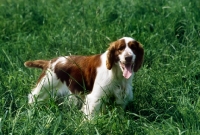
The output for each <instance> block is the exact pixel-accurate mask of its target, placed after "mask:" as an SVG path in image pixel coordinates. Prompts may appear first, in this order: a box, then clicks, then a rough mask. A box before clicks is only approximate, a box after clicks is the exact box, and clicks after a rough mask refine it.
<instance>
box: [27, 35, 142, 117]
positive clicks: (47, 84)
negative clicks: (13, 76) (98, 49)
mask: <svg viewBox="0 0 200 135" xmlns="http://www.w3.org/2000/svg"><path fill="white" fill-rule="evenodd" d="M143 56H144V50H143V47H142V45H141V44H140V43H139V42H137V41H136V40H134V39H132V38H130V37H123V38H121V39H119V40H117V41H115V42H113V43H111V44H110V46H109V48H108V49H107V51H106V52H104V53H103V54H97V55H92V56H63V57H58V58H55V59H52V60H49V61H46V60H35V61H27V62H25V63H24V65H25V66H26V67H36V68H41V69H43V72H42V74H41V75H40V77H39V80H38V82H37V85H36V87H35V88H34V89H33V90H32V91H31V93H30V94H29V95H28V99H29V101H28V102H29V103H34V102H35V101H36V100H37V101H43V100H45V99H47V98H48V97H49V96H50V95H51V94H52V93H54V94H55V93H56V96H57V97H63V96H69V95H71V94H78V95H80V96H81V98H82V99H83V101H84V104H83V105H82V109H81V110H82V111H83V112H84V113H85V114H86V115H87V116H89V117H91V116H93V115H94V114H95V112H96V111H98V110H99V109H100V106H101V104H102V100H101V98H103V97H104V98H109V97H111V96H112V97H114V99H115V102H116V104H117V105H119V106H121V107H122V108H125V106H126V105H127V103H128V102H129V101H131V100H132V99H133V92H132V79H133V75H134V72H137V71H138V69H139V68H140V67H141V65H142V62H143Z"/></svg>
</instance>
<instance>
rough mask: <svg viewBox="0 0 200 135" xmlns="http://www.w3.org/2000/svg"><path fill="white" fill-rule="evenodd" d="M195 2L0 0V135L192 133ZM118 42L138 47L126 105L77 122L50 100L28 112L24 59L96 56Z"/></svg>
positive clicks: (199, 101) (199, 118)
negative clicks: (139, 57)
mask: <svg viewBox="0 0 200 135" xmlns="http://www.w3.org/2000/svg"><path fill="white" fill-rule="evenodd" d="M199 8H200V2H199V1H196V0H182V1H180V0H152V1H145V0H135V1H131V0H123V1H114V0H110V1H108V0H105V1H96V2H94V1H92V0H83V1H77V0H73V1H64V0H59V1H58V0H48V1H47V0H34V1H31V0H26V1H23V0H18V1H15V0H2V1H0V20H1V21H0V46H1V48H0V134H5V135H6V134H23V135H25V134H28V135H30V134H41V135H42V134H55V135H57V134H63V135H64V134H91V135H93V134H98V135H99V134H109V135H111V134H113V135H117V134H123V135H128V134H131V135H133V134H134V135H141V134H145V135H146V134H149V135H157V134H160V135H162V134H163V135H172V134H179V135H181V134H184V135H198V134H200V68H199V67H200V45H199V44H200V12H199ZM123 36H130V37H134V38H135V39H137V40H138V41H140V42H141V43H142V44H143V45H144V48H145V60H144V64H143V68H142V69H141V70H140V71H139V72H137V74H136V76H135V78H134V81H133V86H134V89H133V91H134V101H133V102H131V103H130V104H129V105H128V107H127V109H126V111H125V116H124V118H123V119H121V118H120V115H119V113H118V111H117V110H116V108H115V107H114V108H112V109H111V110H109V111H108V113H106V114H105V115H100V116H96V117H95V119H94V120H92V121H83V119H84V118H83V117H84V116H83V114H82V113H81V112H80V111H79V110H77V109H76V108H75V107H71V108H70V109H69V108H64V107H63V108H59V107H58V106H57V105H56V104H55V102H54V101H53V100H49V101H48V104H45V105H36V106H35V107H30V106H29V105H28V104H27V95H28V93H29V92H30V89H31V88H32V87H34V84H35V82H36V80H37V77H38V74H39V73H40V71H39V70H37V69H27V68H25V67H24V65H23V63H24V62H25V61H26V60H34V59H40V58H43V59H51V58H53V57H57V56H63V55H69V54H79V55H90V54H96V53H102V52H104V51H105V49H106V48H107V47H108V44H109V43H110V42H112V41H114V40H116V39H118V38H121V37H123Z"/></svg>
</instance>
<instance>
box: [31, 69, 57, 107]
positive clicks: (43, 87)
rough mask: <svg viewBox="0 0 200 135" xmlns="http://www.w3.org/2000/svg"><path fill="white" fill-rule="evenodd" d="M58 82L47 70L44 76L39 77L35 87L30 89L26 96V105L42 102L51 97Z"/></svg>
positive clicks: (53, 74)
mask: <svg viewBox="0 0 200 135" xmlns="http://www.w3.org/2000/svg"><path fill="white" fill-rule="evenodd" d="M58 82H59V80H58V79H57V77H56V75H55V73H54V72H52V71H51V70H47V71H46V72H45V73H44V75H41V77H40V79H39V81H38V83H37V86H36V87H35V88H34V89H32V91H31V93H30V94H29V95H28V103H34V102H36V101H44V100H46V99H48V98H49V96H51V95H55V94H56V87H57V85H58Z"/></svg>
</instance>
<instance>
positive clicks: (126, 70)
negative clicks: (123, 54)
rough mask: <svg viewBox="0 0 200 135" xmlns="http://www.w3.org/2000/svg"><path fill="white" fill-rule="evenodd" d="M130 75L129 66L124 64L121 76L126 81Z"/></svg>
mask: <svg viewBox="0 0 200 135" xmlns="http://www.w3.org/2000/svg"><path fill="white" fill-rule="evenodd" d="M131 75H132V69H131V64H125V66H124V71H123V76H124V77H125V78H126V79H128V78H129V77H130V76H131Z"/></svg>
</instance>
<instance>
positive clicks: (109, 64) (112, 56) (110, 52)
mask: <svg viewBox="0 0 200 135" xmlns="http://www.w3.org/2000/svg"><path fill="white" fill-rule="evenodd" d="M114 62H115V42H113V43H111V44H110V47H109V48H108V53H107V59H106V66H107V69H109V70H110V69H111V68H112V66H113V64H114Z"/></svg>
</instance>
